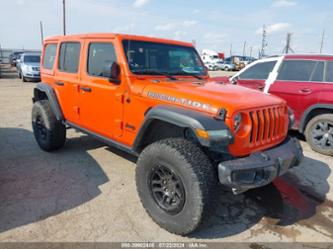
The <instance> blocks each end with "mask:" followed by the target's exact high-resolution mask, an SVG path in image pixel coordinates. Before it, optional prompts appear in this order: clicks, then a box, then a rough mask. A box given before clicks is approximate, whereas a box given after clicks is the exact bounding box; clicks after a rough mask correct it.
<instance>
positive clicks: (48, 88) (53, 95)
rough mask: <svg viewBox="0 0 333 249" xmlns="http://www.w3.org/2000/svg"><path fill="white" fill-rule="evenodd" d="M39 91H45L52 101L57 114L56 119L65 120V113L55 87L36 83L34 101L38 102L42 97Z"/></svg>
mask: <svg viewBox="0 0 333 249" xmlns="http://www.w3.org/2000/svg"><path fill="white" fill-rule="evenodd" d="M39 92H43V93H45V95H46V96H47V99H48V100H49V102H50V105H51V109H52V111H53V113H54V115H55V116H56V119H57V120H58V121H63V120H64V115H63V112H62V110H61V107H60V104H59V101H58V98H57V95H56V93H55V91H54V89H53V88H52V87H51V86H49V85H48V84H45V83H38V84H37V85H36V87H35V88H34V97H33V99H32V101H33V102H36V101H38V100H39V99H40V97H39V96H40V94H39Z"/></svg>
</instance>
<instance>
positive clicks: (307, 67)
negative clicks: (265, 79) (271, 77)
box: [277, 60, 317, 81]
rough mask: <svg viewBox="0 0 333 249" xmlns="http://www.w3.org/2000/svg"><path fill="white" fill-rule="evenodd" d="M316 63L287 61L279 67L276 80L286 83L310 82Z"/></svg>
mask: <svg viewBox="0 0 333 249" xmlns="http://www.w3.org/2000/svg"><path fill="white" fill-rule="evenodd" d="M316 64H317V61H310V60H289V61H284V62H283V63H282V65H281V68H280V72H279V75H278V78H277V79H278V80H288V81H310V77H311V75H312V72H313V70H314V69H315V66H316Z"/></svg>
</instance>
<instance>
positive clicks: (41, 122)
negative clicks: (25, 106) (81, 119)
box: [32, 100, 66, 151]
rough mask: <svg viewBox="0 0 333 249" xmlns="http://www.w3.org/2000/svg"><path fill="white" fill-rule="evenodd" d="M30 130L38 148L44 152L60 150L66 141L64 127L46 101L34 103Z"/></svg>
mask: <svg viewBox="0 0 333 249" xmlns="http://www.w3.org/2000/svg"><path fill="white" fill-rule="evenodd" d="M32 128H33V131H34V135H35V139H36V141H37V143H38V145H39V147H40V148H41V149H43V150H45V151H53V150H57V149H60V148H61V147H62V146H63V145H64V144H65V141H66V127H65V125H63V124H62V123H61V122H60V121H58V120H57V119H56V117H55V115H54V113H53V111H52V109H51V106H50V103H49V101H48V100H40V101H37V102H35V103H34V105H33V108H32Z"/></svg>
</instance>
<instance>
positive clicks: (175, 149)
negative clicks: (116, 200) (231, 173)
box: [136, 138, 217, 235]
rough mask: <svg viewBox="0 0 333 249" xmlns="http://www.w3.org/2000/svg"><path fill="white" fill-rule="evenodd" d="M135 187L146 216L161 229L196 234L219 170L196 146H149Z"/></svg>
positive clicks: (175, 142) (174, 140) (174, 143)
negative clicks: (195, 231)
mask: <svg viewBox="0 0 333 249" xmlns="http://www.w3.org/2000/svg"><path fill="white" fill-rule="evenodd" d="M136 185H137V191H138V193H139V197H140V200H141V202H142V205H143V207H144V208H145V209H146V211H147V213H148V214H149V215H150V216H151V217H152V219H153V220H154V221H155V222H156V223H157V224H158V225H159V226H161V227H162V228H164V229H166V230H168V231H169V232H171V233H175V234H180V235H185V234H189V233H191V232H193V231H194V230H196V229H197V228H198V227H199V225H200V223H201V221H202V219H203V216H204V215H205V214H207V213H208V206H209V202H210V200H211V197H212V195H213V194H214V190H213V189H214V187H215V186H216V185H217V176H216V169H214V168H213V166H212V164H211V162H210V161H209V159H208V158H207V156H206V155H205V154H204V152H203V151H202V150H201V149H200V148H199V147H198V146H196V145H194V144H193V143H191V142H189V141H187V140H184V139H178V138H172V139H166V140H162V141H158V142H155V143H153V144H151V145H149V146H148V147H147V148H145V149H144V151H143V152H142V153H141V155H140V157H139V160H138V163H137V168H136Z"/></svg>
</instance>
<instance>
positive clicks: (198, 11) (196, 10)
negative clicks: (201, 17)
mask: <svg viewBox="0 0 333 249" xmlns="http://www.w3.org/2000/svg"><path fill="white" fill-rule="evenodd" d="M199 13H200V10H198V9H194V10H193V11H192V14H199Z"/></svg>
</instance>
